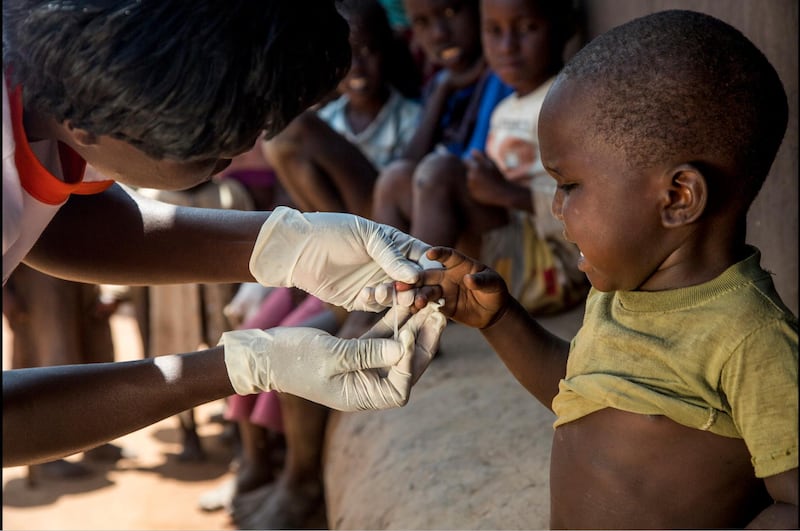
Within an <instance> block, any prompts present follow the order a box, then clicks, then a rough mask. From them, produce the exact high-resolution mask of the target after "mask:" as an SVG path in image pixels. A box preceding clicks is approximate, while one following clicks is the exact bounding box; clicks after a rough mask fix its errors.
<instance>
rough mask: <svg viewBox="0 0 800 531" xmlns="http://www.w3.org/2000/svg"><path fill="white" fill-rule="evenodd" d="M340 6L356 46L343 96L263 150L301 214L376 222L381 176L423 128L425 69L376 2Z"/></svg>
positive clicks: (350, 0)
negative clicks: (421, 79)
mask: <svg viewBox="0 0 800 531" xmlns="http://www.w3.org/2000/svg"><path fill="white" fill-rule="evenodd" d="M338 9H339V12H340V13H342V16H343V17H344V18H345V19H346V20H347V21H348V23H349V25H350V45H351V48H352V66H351V68H350V71H349V72H348V74H347V75H346V76H345V77H344V79H342V81H341V82H340V83H339V87H338V89H339V92H340V93H341V96H340V97H338V98H337V99H335V100H334V101H331V102H330V103H328V104H327V105H325V106H323V107H322V108H320V109H318V110H317V111H316V112H313V111H308V112H306V113H304V114H302V115H301V116H299V117H298V118H296V119H295V120H294V121H292V122H291V123H290V124H289V126H288V127H287V128H286V129H284V131H282V132H281V133H280V134H279V135H277V136H276V137H274V138H273V139H271V140H270V141H268V142H264V143H263V149H264V153H265V156H266V158H267V159H268V160H269V161H270V164H272V166H273V167H274V168H275V170H276V173H277V175H278V177H279V178H280V179H281V182H282V183H283V186H284V187H285V188H286V190H287V191H288V192H289V193H290V194H291V196H292V198H293V200H294V202H295V204H296V205H297V208H299V209H300V210H303V211H312V212H313V211H332V212H350V213H352V214H358V215H360V216H364V217H369V216H370V215H371V213H372V188H373V185H374V183H375V179H376V177H377V175H378V171H379V170H380V169H382V168H383V167H384V166H386V165H387V164H388V163H389V162H391V161H393V160H395V159H396V158H398V157H399V156H400V155H401V154H402V153H403V152H404V150H405V149H406V147H407V146H408V142H409V140H410V139H411V136H412V135H413V133H414V130H415V129H416V127H417V125H418V122H419V118H420V113H421V110H422V106H421V105H420V104H419V103H418V102H417V101H416V98H417V97H418V95H419V84H418V83H419V72H418V71H417V70H416V65H415V64H414V61H413V59H412V57H411V55H410V53H409V51H408V49H407V48H406V47H405V45H404V43H402V41H400V40H399V39H398V38H397V37H395V35H394V33H393V32H392V30H391V27H390V26H389V22H388V20H387V18H386V13H385V12H384V9H383V7H381V4H379V3H378V2H377V0H346V1H343V2H340V3H339V4H338Z"/></svg>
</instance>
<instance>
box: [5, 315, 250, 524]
mask: <svg viewBox="0 0 800 531" xmlns="http://www.w3.org/2000/svg"><path fill="white" fill-rule="evenodd" d="M112 329H113V331H114V342H115V349H116V356H117V360H119V361H123V360H129V359H137V358H140V357H141V352H142V350H141V343H140V341H139V338H138V332H137V330H136V324H135V321H134V320H133V318H132V317H131V316H130V312H129V309H127V308H123V310H122V311H121V312H119V313H118V314H117V315H115V316H114V317H112ZM10 340H11V333H10V331H9V330H8V326H7V323H6V321H5V319H3V368H4V369H6V368H8V366H9V365H8V360H9V359H10V353H11V348H10V344H11V343H10ZM222 406H223V404H222V402H221V401H219V402H213V403H210V404H206V405H204V406H203V407H201V408H198V410H197V412H196V419H197V422H198V431H199V434H200V436H201V437H202V443H203V446H204V448H205V450H206V452H207V453H208V460H207V461H206V462H204V463H183V462H179V461H178V460H177V454H178V452H179V451H180V448H181V445H180V444H179V439H178V435H179V432H178V429H177V427H178V420H177V419H176V418H168V419H165V420H163V421H161V422H159V423H157V424H154V425H152V426H149V427H147V428H145V429H143V430H140V431H137V432H135V433H132V434H130V435H127V436H125V437H122V438H120V439H117V440H116V441H113V442H114V444H117V445H119V446H122V447H123V448H125V449H126V450H129V451H132V452H134V453H135V457H132V458H123V459H122V460H120V461H118V462H117V463H116V464H108V463H97V462H92V461H89V460H85V461H83V462H84V463H86V464H87V466H89V467H91V469H92V474H91V475H90V476H89V477H85V478H78V479H69V480H67V479H51V478H44V477H42V478H40V480H39V483H38V485H37V486H35V487H31V486H29V485H28V483H27V467H15V468H6V469H3V520H2V528H3V529H9V530H13V529H19V530H32V529H38V530H44V529H65V530H67V529H82V530H89V529H105V530H117V529H120V530H124V529H235V526H233V525H231V522H230V521H229V518H228V516H227V514H226V513H224V512H215V513H205V512H203V511H201V510H200V509H199V508H198V506H197V500H198V498H199V497H200V496H201V495H202V494H203V493H204V492H206V491H208V490H210V489H212V488H215V487H216V486H217V485H219V484H220V483H221V482H223V481H225V480H226V479H227V478H229V477H231V476H232V474H231V472H230V471H229V463H230V459H231V455H232V452H231V449H230V448H229V446H228V445H227V444H225V443H224V441H223V439H222V438H221V437H220V434H221V433H222V426H221V425H220V424H217V423H214V422H210V420H209V419H210V417H211V416H212V415H213V414H215V413H217V412H219V411H221V409H222ZM68 460H70V461H82V456H73V457H70V458H68Z"/></svg>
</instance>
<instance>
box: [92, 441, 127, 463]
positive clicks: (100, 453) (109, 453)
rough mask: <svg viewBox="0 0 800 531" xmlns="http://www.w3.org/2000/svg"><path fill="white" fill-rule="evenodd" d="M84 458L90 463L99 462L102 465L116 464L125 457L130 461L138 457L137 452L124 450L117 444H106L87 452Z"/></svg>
mask: <svg viewBox="0 0 800 531" xmlns="http://www.w3.org/2000/svg"><path fill="white" fill-rule="evenodd" d="M83 456H84V457H85V458H86V459H88V460H89V461H99V462H102V463H116V462H117V461H119V460H120V459H122V458H123V457H125V458H129V459H130V458H133V457H136V454H135V452H133V451H131V450H128V449H127V448H122V447H121V446H117V445H115V444H111V443H106V444H103V445H100V446H98V447H97V448H92V449H91V450H87V451H85V452H84V453H83Z"/></svg>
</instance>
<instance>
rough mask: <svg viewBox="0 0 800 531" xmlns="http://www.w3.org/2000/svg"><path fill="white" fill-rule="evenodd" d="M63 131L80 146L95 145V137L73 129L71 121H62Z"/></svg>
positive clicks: (78, 128) (85, 131)
mask: <svg viewBox="0 0 800 531" xmlns="http://www.w3.org/2000/svg"><path fill="white" fill-rule="evenodd" d="M64 130H65V131H66V132H67V134H68V135H69V136H71V137H72V139H73V140H74V141H75V143H77V144H78V145H80V146H92V145H94V144H96V143H97V135H95V134H94V133H90V132H89V131H87V130H86V129H81V128H80V127H75V125H74V124H73V123H72V121H71V120H65V121H64Z"/></svg>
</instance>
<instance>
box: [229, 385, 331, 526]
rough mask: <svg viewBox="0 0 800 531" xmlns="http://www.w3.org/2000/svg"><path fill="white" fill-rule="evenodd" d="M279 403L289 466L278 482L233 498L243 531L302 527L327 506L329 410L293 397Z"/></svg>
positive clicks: (285, 398) (237, 519) (236, 516)
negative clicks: (325, 458) (325, 477)
mask: <svg viewBox="0 0 800 531" xmlns="http://www.w3.org/2000/svg"><path fill="white" fill-rule="evenodd" d="M280 400H281V409H282V411H283V422H284V430H285V435H286V447H287V452H286V466H285V468H284V470H283V471H282V472H281V474H280V476H279V477H278V480H277V481H276V482H275V483H273V484H270V485H269V486H268V487H265V488H263V489H260V490H259V491H254V492H253V493H251V494H253V496H248V497H246V498H245V497H241V498H240V497H237V498H236V499H234V502H233V518H234V520H235V521H236V523H237V525H238V526H239V527H240V528H243V529H296V528H301V527H303V526H304V525H305V522H306V520H307V519H308V518H309V517H311V516H313V515H315V513H317V511H318V510H319V508H320V506H321V505H322V504H323V503H324V497H323V485H322V448H323V442H324V435H325V426H326V423H327V418H328V413H329V409H328V408H326V407H324V406H321V405H319V404H315V403H314V402H310V401H308V400H305V399H303V398H298V397H296V396H293V395H286V394H282V395H280ZM257 493H258V496H255V495H256V494H257Z"/></svg>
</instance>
